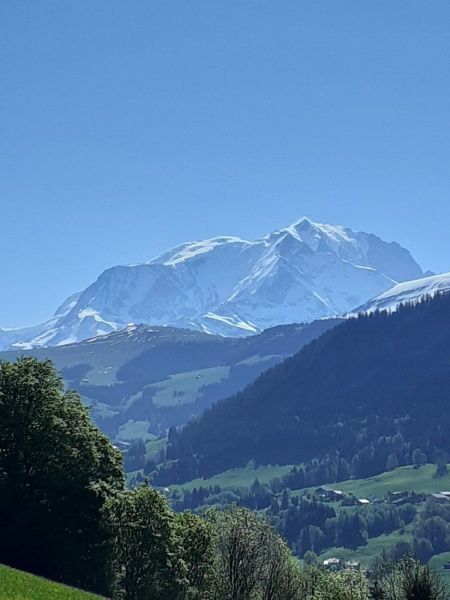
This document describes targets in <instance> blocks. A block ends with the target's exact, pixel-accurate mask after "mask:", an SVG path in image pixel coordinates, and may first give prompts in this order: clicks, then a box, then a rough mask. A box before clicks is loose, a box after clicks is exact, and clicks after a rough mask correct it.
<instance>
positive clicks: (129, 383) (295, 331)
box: [0, 319, 340, 441]
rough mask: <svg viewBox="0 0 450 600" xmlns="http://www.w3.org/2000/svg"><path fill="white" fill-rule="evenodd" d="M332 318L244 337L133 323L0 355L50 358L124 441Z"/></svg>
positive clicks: (197, 406)
mask: <svg viewBox="0 0 450 600" xmlns="http://www.w3.org/2000/svg"><path fill="white" fill-rule="evenodd" d="M339 322H340V321H339V320H337V319H327V320H322V321H316V322H314V323H310V324H306V325H285V326H280V327H274V328H271V329H268V330H266V331H265V332H263V333H261V334H259V335H255V336H249V337H247V338H224V337H220V336H212V335H208V334H206V333H202V332H199V331H193V330H189V329H176V328H174V327H149V326H146V325H140V326H136V325H133V326H130V327H127V328H126V329H124V330H122V331H118V332H115V333H111V334H108V335H105V336H100V337H97V338H94V339H92V340H86V341H84V342H80V343H78V344H68V345H65V346H57V347H54V348H42V349H35V350H30V351H15V352H3V353H0V360H1V359H4V360H12V359H14V358H16V357H17V356H18V355H20V354H27V355H33V356H36V357H38V358H40V359H42V358H50V359H51V360H53V361H54V363H55V365H56V367H57V368H58V369H59V370H60V371H61V373H62V375H63V377H64V379H65V381H66V383H67V385H68V386H69V387H71V388H73V389H76V390H77V391H79V392H80V394H81V395H82V397H83V398H84V400H85V402H86V403H87V404H88V405H89V406H90V407H91V412H92V415H93V417H94V419H95V421H96V422H97V424H98V425H99V426H100V427H101V428H102V429H103V430H104V431H105V432H106V433H108V434H109V435H110V437H112V438H113V439H119V440H125V441H126V440H129V439H133V438H137V437H143V438H149V437H151V436H152V435H155V434H156V435H157V434H160V433H162V432H164V433H165V431H166V429H167V428H169V427H170V426H172V425H181V424H184V423H186V422H187V421H188V420H189V419H190V418H191V417H192V416H195V415H198V414H200V412H201V411H202V410H203V409H204V408H206V407H208V406H209V405H210V404H211V403H212V402H214V401H216V400H219V399H221V398H224V397H226V396H228V395H230V394H233V393H235V392H237V391H239V390H241V389H243V388H244V387H245V386H246V385H247V384H248V383H249V382H251V381H252V380H253V379H255V378H256V377H257V376H258V375H260V374H261V373H262V372H263V371H264V370H266V369H267V368H269V367H271V366H273V365H275V364H277V363H278V362H281V361H282V360H284V359H285V358H286V357H288V356H290V355H292V354H294V353H295V352H297V351H298V350H299V349H300V348H301V347H302V346H304V345H305V344H308V343H309V342H310V341H311V340H313V339H315V338H316V337H318V336H320V335H321V334H322V333H323V332H324V331H327V330H328V329H330V328H331V327H334V326H335V325H336V324H338V323H339Z"/></svg>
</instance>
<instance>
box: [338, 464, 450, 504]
mask: <svg viewBox="0 0 450 600" xmlns="http://www.w3.org/2000/svg"><path fill="white" fill-rule="evenodd" d="M435 471H436V467H435V466H434V465H430V464H428V465H424V466H423V467H421V468H420V469H417V470H416V469H414V467H399V468H398V469H394V470H393V471H388V472H386V473H382V474H381V475H376V476H375V477H369V478H368V479H354V480H351V479H350V480H348V481H343V482H341V483H336V484H334V485H333V486H332V487H334V488H335V489H340V490H342V491H344V492H346V493H348V494H350V493H353V494H355V496H357V497H358V498H367V496H372V495H373V496H383V495H384V494H385V492H387V491H389V492H401V491H404V490H408V491H413V492H417V493H433V492H441V491H446V490H450V473H448V474H447V475H445V476H444V477H438V478H436V477H434V473H435Z"/></svg>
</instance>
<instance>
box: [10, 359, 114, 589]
mask: <svg viewBox="0 0 450 600" xmlns="http://www.w3.org/2000/svg"><path fill="white" fill-rule="evenodd" d="M0 423H1V427H0V523H1V536H0V562H4V563H7V564H10V565H12V566H15V567H18V568H21V569H24V570H28V571H32V572H35V573H38V574H41V575H45V576H47V577H51V578H53V579H57V580H60V581H64V582H66V583H72V584H74V585H79V586H81V587H85V588H88V589H93V590H99V591H100V590H102V589H103V587H104V584H105V582H104V581H103V578H102V568H101V566H102V564H103V560H104V556H103V548H104V540H105V537H104V535H105V533H104V531H103V529H102V526H101V519H100V514H101V510H102V507H103V504H104V502H105V500H106V499H107V498H108V497H109V496H111V495H112V494H114V493H115V492H117V491H119V490H121V489H123V486H124V478H123V470H122V461H121V456H120V453H119V452H117V451H116V450H114V448H113V447H112V446H111V444H110V443H109V441H108V439H107V438H106V436H104V435H103V434H101V433H100V432H99V431H98V429H97V428H96V427H95V426H94V425H93V423H92V421H91V418H90V416H89V414H88V412H87V409H86V408H85V407H84V405H83V404H82V402H81V399H80V397H79V396H78V395H77V394H76V393H75V392H70V391H69V392H66V391H64V389H63V383H62V380H61V378H60V377H59V375H58V374H57V372H56V371H55V369H54V367H53V364H52V363H51V362H50V361H38V360H36V359H34V358H20V359H19V360H17V361H16V362H15V363H10V362H3V363H0Z"/></svg>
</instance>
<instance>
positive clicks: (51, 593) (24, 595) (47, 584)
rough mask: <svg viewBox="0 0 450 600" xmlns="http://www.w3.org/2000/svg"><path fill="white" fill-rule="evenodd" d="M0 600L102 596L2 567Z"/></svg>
mask: <svg viewBox="0 0 450 600" xmlns="http://www.w3.org/2000/svg"><path fill="white" fill-rule="evenodd" d="M0 600H100V596H96V595H95V594H89V593H87V592H82V591H81V590H76V589H74V588H70V587H67V586H65V585H62V584H60V583H54V582H53V581H49V580H48V579H43V578H42V577H36V576H35V575H30V574H29V573H24V572H22V571H16V570H15V569H11V568H10V567H5V566H3V565H0Z"/></svg>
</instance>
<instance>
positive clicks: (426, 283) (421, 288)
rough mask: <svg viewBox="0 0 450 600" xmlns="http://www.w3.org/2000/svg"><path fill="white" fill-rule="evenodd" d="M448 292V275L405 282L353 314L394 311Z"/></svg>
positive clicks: (449, 281) (449, 277)
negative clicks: (405, 305) (406, 304)
mask: <svg viewBox="0 0 450 600" xmlns="http://www.w3.org/2000/svg"><path fill="white" fill-rule="evenodd" d="M447 291H450V273H442V274H441V275H433V276H431V277H423V278H421V279H415V280H414V281H405V282H403V283H398V284H397V285H394V287H392V288H391V289H390V290H387V291H386V292H383V293H382V294H379V295H378V296H376V297H375V298H372V299H371V300H369V301H368V302H366V303H365V304H363V305H362V306H361V307H360V308H358V309H357V310H356V311H354V313H359V312H367V313H371V312H374V311H376V310H388V311H391V312H393V311H395V310H397V308H398V307H399V306H400V305H401V304H404V303H405V302H415V301H418V300H421V299H422V298H424V297H425V296H434V295H435V294H439V293H441V292H447Z"/></svg>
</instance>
